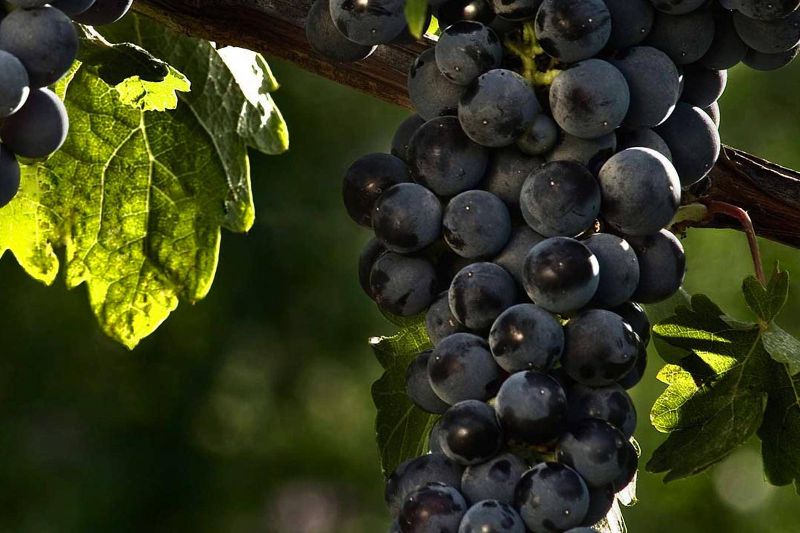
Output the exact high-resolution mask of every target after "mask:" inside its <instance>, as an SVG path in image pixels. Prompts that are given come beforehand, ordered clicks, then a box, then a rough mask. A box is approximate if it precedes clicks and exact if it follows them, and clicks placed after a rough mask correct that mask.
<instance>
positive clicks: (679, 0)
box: [650, 0, 706, 15]
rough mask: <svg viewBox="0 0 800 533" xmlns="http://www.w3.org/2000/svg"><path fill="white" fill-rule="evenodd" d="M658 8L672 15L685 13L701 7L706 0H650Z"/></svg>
mask: <svg viewBox="0 0 800 533" xmlns="http://www.w3.org/2000/svg"><path fill="white" fill-rule="evenodd" d="M650 1H651V2H652V3H653V5H654V6H655V8H656V9H658V10H659V11H661V12H662V13H669V14H671V15H685V14H686V13H691V12H692V11H694V10H696V9H699V8H700V7H701V6H702V5H703V4H705V3H706V0H650Z"/></svg>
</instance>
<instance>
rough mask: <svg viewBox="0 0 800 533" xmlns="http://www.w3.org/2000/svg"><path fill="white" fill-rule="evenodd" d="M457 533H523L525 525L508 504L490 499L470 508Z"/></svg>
mask: <svg viewBox="0 0 800 533" xmlns="http://www.w3.org/2000/svg"><path fill="white" fill-rule="evenodd" d="M458 533H525V524H524V523H523V522H522V518H520V516H519V515H518V514H517V512H516V511H515V510H514V508H513V507H511V506H510V505H509V504H507V503H503V502H499V501H497V499H491V500H484V501H482V502H479V503H476V504H475V505H473V506H472V507H470V509H469V510H468V511H467V514H465V515H464V518H463V519H462V520H461V526H460V527H459V528H458Z"/></svg>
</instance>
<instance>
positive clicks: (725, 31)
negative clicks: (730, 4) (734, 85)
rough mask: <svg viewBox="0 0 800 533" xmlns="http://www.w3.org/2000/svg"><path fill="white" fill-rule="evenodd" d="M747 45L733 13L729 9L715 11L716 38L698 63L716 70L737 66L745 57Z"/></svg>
mask: <svg viewBox="0 0 800 533" xmlns="http://www.w3.org/2000/svg"><path fill="white" fill-rule="evenodd" d="M746 53H747V45H746V44H744V41H742V38H741V37H739V34H738V33H736V28H735V27H734V26H733V14H732V13H730V12H728V11H723V10H715V11H714V40H713V41H711V47H710V48H709V49H708V52H706V53H705V55H704V56H703V57H701V58H700V61H698V65H702V66H704V67H706V68H710V69H715V70H725V69H729V68H731V67H735V66H736V65H737V64H739V62H740V61H742V60H743V59H744V55H745V54H746Z"/></svg>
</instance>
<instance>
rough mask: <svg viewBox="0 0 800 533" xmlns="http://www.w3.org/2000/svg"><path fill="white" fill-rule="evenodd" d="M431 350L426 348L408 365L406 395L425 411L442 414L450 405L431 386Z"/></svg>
mask: <svg viewBox="0 0 800 533" xmlns="http://www.w3.org/2000/svg"><path fill="white" fill-rule="evenodd" d="M432 353H433V352H432V351H431V350H426V351H424V352H422V353H421V354H419V355H418V356H417V357H415V358H414V360H413V361H412V362H411V364H410V365H408V370H407V371H406V395H407V396H408V397H409V399H410V400H411V401H412V402H414V405H416V406H417V407H419V408H420V409H422V410H423V411H425V412H428V413H433V414H442V413H444V412H445V411H447V408H448V405H447V404H446V403H445V402H443V401H442V400H441V398H439V397H438V396H437V395H436V393H435V392H434V391H433V387H431V381H430V379H429V378H428V361H429V360H430V358H431V354H432Z"/></svg>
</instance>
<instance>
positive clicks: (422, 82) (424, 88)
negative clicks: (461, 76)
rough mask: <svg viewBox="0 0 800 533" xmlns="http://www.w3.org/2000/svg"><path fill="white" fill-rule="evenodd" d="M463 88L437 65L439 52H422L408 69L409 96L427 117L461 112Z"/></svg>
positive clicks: (429, 50) (421, 114) (421, 113)
mask: <svg viewBox="0 0 800 533" xmlns="http://www.w3.org/2000/svg"><path fill="white" fill-rule="evenodd" d="M463 94H464V87H462V86H460V85H456V84H455V83H452V82H451V81H449V80H448V79H447V78H445V77H444V75H443V74H442V72H441V71H440V70H439V67H437V66H436V51H435V50H434V49H433V48H429V49H427V50H425V51H424V52H422V54H420V56H419V57H418V58H417V59H416V60H415V61H414V64H413V65H411V69H410V70H409V72H408V97H409V98H410V99H411V103H412V104H413V105H414V109H416V110H417V113H419V116H421V117H422V118H424V119H425V120H431V119H434V118H436V117H441V116H448V115H455V114H457V113H458V102H459V100H460V99H461V95H463Z"/></svg>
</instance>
